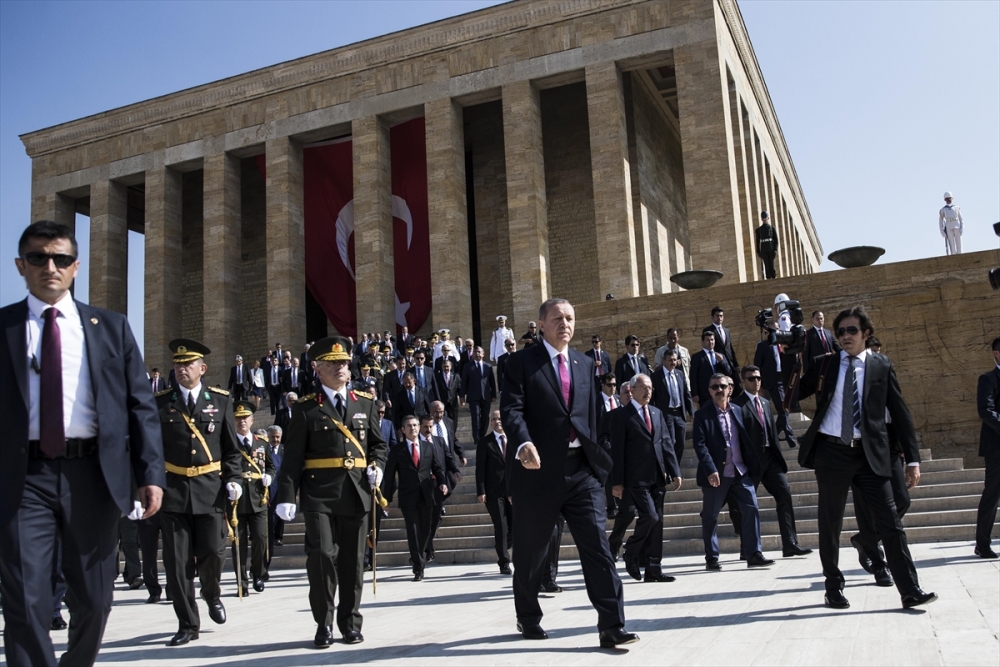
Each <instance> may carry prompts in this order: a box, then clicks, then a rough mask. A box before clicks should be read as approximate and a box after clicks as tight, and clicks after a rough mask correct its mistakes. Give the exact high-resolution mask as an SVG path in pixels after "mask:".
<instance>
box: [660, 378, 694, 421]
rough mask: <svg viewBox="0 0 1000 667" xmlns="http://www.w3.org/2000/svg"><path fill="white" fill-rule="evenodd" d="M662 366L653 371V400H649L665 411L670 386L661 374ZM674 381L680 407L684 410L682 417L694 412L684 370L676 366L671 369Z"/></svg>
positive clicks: (668, 400)
mask: <svg viewBox="0 0 1000 667" xmlns="http://www.w3.org/2000/svg"><path fill="white" fill-rule="evenodd" d="M663 372H664V368H663V367H660V368H659V369H657V371H656V372H655V373H653V400H652V401H650V403H651V404H652V405H655V406H656V407H657V408H659V409H660V411H661V412H665V411H666V409H667V408H668V407H670V388H669V387H668V386H667V378H666V376H664V375H663ZM671 372H672V373H673V374H674V383H675V384H676V385H677V391H678V392H679V393H680V395H681V396H680V399H681V400H680V407H681V408H682V409H683V410H684V419H687V418H689V417H690V416H691V415H693V414H694V401H692V400H691V390H690V389H688V386H687V382H685V381H684V371H682V370H681V367H680V366H678V367H677V368H675V369H674V370H673V371H671Z"/></svg>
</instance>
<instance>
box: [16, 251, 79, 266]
mask: <svg viewBox="0 0 1000 667" xmlns="http://www.w3.org/2000/svg"><path fill="white" fill-rule="evenodd" d="M50 259H51V260H52V263H53V264H55V265H56V268H57V269H68V268H69V267H71V266H73V262H75V261H76V257H74V256H73V255H63V254H56V255H49V254H47V253H44V252H29V253H27V254H26V255H25V256H24V261H26V262H27V263H28V264H31V265H32V266H48V263H49V260H50Z"/></svg>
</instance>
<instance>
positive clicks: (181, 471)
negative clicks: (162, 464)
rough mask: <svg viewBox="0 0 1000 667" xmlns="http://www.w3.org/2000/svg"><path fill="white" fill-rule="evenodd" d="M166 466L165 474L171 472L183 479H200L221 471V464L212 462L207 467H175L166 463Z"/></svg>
mask: <svg viewBox="0 0 1000 667" xmlns="http://www.w3.org/2000/svg"><path fill="white" fill-rule="evenodd" d="M166 465H167V472H172V473H174V474H175V475H181V476H183V477H200V476H201V475H207V474H208V473H210V472H221V471H222V464H221V463H219V462H218V461H212V462H211V463H209V464H208V465H207V466H190V467H188V468H182V467H181V466H175V465H174V464H173V463H167V464H166Z"/></svg>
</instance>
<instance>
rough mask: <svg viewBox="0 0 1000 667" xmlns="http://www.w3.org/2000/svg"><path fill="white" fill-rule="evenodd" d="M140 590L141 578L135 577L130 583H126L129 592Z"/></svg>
mask: <svg viewBox="0 0 1000 667" xmlns="http://www.w3.org/2000/svg"><path fill="white" fill-rule="evenodd" d="M140 588H142V577H136V578H135V579H133V580H132V581H130V582H128V589H129V590H130V591H135V590H138V589H140Z"/></svg>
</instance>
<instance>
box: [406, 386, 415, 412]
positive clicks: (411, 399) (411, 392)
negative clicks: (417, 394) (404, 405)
mask: <svg viewBox="0 0 1000 667" xmlns="http://www.w3.org/2000/svg"><path fill="white" fill-rule="evenodd" d="M407 393H408V394H409V395H410V407H411V408H412V407H415V406H416V405H417V401H416V399H415V398H413V390H412V389H410V390H409V391H408V392H407Z"/></svg>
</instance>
